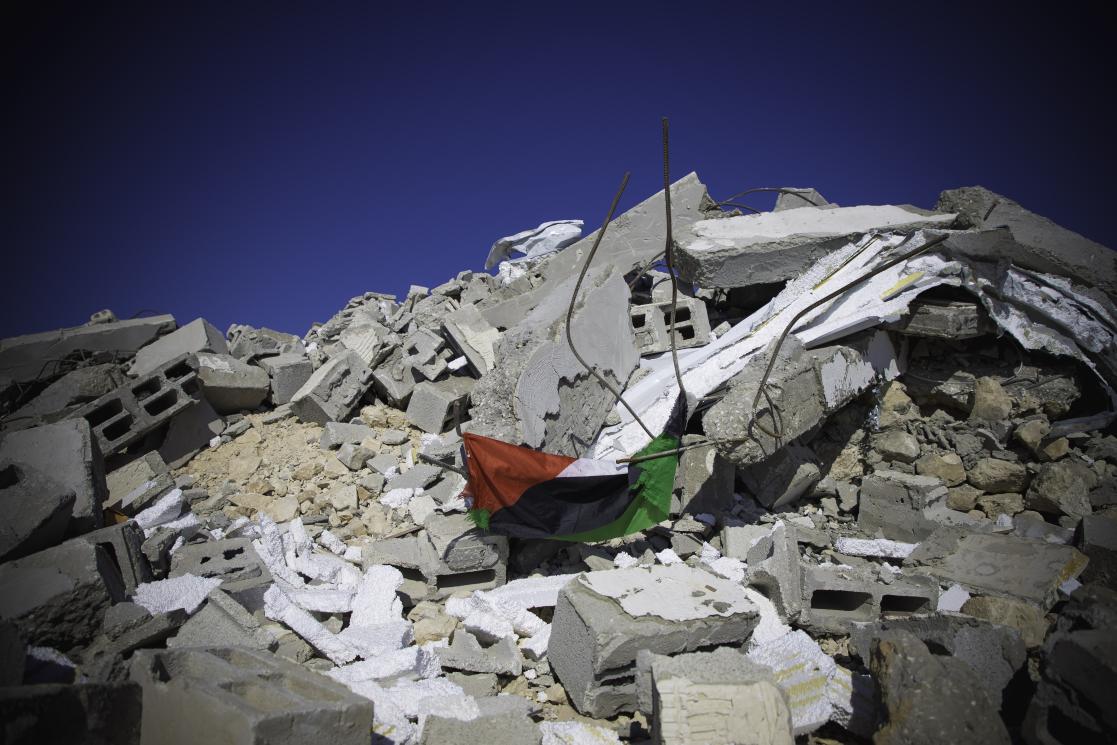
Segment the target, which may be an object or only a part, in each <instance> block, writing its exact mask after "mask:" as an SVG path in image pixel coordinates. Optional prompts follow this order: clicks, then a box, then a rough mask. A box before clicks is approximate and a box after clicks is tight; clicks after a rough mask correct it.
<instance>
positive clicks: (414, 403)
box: [407, 378, 476, 435]
mask: <svg viewBox="0 0 1117 745" xmlns="http://www.w3.org/2000/svg"><path fill="white" fill-rule="evenodd" d="M475 382H476V381H474V380H473V378H447V379H446V380H440V381H438V382H437V383H419V384H418V385H416V386H415V390H414V391H413V392H412V394H411V402H410V403H409V404H408V405H407V421H409V422H411V423H412V424H413V425H415V426H416V427H418V428H419V429H421V430H423V431H424V432H430V433H431V434H435V435H437V434H441V433H443V432H445V431H447V430H449V429H453V427H454V415H455V410H456V411H457V415H458V416H459V417H461V419H465V416H466V411H467V409H468V408H469V394H470V392H471V391H472V390H473V385H474V383H475Z"/></svg>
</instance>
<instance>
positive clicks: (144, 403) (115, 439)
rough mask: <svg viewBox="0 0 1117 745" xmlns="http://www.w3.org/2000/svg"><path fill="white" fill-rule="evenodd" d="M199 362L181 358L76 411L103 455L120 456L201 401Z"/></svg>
mask: <svg viewBox="0 0 1117 745" xmlns="http://www.w3.org/2000/svg"><path fill="white" fill-rule="evenodd" d="M196 366H197V362H196V360H195V359H194V358H193V356H190V355H185V356H182V357H178V358H176V359H175V360H173V361H171V362H169V363H167V364H166V365H164V366H162V367H160V368H158V369H156V370H153V371H151V372H150V373H149V374H147V375H145V376H144V377H142V378H140V379H138V380H135V381H133V382H131V383H129V384H128V385H124V386H121V387H120V388H117V389H116V390H115V391H113V392H112V393H109V394H108V395H105V396H101V398H99V399H97V400H96V401H93V402H91V403H89V404H87V405H85V406H83V407H82V408H80V409H78V410H77V411H75V412H74V414H73V416H74V418H78V417H80V418H82V419H85V420H86V421H87V422H89V426H90V427H91V428H92V430H93V436H94V437H95V438H96V440H97V445H98V446H99V447H100V449H101V453H102V454H103V455H104V456H105V457H108V456H110V455H113V454H115V453H119V452H120V451H121V450H124V449H125V448H126V447H128V446H129V445H132V444H133V443H135V442H136V441H137V440H139V439H140V438H141V437H143V436H144V435H146V434H148V433H149V432H151V431H153V430H155V429H157V428H158V427H160V426H162V425H163V424H165V423H166V422H168V421H169V420H171V419H173V418H174V417H176V416H178V415H179V414H181V413H182V412H183V411H185V410H186V409H189V408H190V407H192V406H195V405H197V403H198V400H199V399H200V398H201V386H200V385H199V384H198V373H197V367H196Z"/></svg>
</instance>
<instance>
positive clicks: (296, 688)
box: [130, 648, 373, 745]
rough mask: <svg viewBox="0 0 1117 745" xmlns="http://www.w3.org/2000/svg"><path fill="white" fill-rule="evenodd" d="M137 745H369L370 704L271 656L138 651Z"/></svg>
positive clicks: (135, 658)
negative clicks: (202, 744) (211, 744)
mask: <svg viewBox="0 0 1117 745" xmlns="http://www.w3.org/2000/svg"><path fill="white" fill-rule="evenodd" d="M130 670H131V673H130V674H131V678H132V680H133V681H135V682H137V683H139V684H140V686H142V688H143V727H142V732H143V735H142V740H141V743H143V745H148V744H149V743H150V744H152V745H154V744H155V743H159V744H160V745H174V744H177V743H188V742H197V741H198V740H199V739H201V740H214V741H216V740H217V739H226V740H227V741H228V742H235V743H246V744H247V743H257V742H274V743H281V742H290V743H295V742H310V741H313V740H321V739H325V740H328V741H329V742H331V743H339V745H340V744H342V743H345V744H351V745H357V744H358V743H360V744H361V745H368V738H369V732H370V731H371V729H372V713H373V706H372V702H371V701H369V700H368V699H366V698H364V697H362V696H358V695H356V694H354V693H352V692H350V691H349V690H348V689H347V688H346V687H345V686H343V685H341V684H340V683H335V682H334V681H332V680H330V679H328V678H326V677H324V676H322V675H318V674H317V673H314V672H312V671H310V670H307V669H305V668H303V667H301V666H299V665H295V664H293V663H290V662H287V661H285V660H281V659H279V658H277V657H274V656H273V655H270V654H267V653H262V652H256V651H252V650H249V649H239V648H215V649H189V648H181V649H169V650H140V651H138V652H137V653H136V654H135V655H134V656H133V659H132V663H131V668H130Z"/></svg>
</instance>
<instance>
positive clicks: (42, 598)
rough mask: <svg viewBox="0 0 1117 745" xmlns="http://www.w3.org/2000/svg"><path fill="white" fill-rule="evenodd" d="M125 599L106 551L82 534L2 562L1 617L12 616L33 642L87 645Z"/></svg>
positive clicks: (66, 646)
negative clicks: (114, 605) (109, 612)
mask: <svg viewBox="0 0 1117 745" xmlns="http://www.w3.org/2000/svg"><path fill="white" fill-rule="evenodd" d="M123 599H124V585H123V582H122V581H121V578H120V576H119V573H118V570H117V568H116V567H115V566H114V565H113V562H112V559H111V558H110V557H109V554H108V552H107V551H106V550H105V549H103V548H101V547H100V546H97V545H95V544H91V543H88V542H86V541H84V540H82V539H81V538H72V539H70V540H69V541H66V542H65V543H61V544H59V545H57V546H54V547H52V548H48V549H46V550H44V551H40V552H38V553H35V554H31V555H30V556H25V557H23V558H21V559H16V560H15V561H9V562H7V563H5V564H3V565H0V619H7V620H11V621H14V622H15V623H16V624H17V625H18V626H19V628H20V631H21V632H22V634H23V636H24V638H25V639H26V640H27V642H28V643H29V644H35V645H39V646H47V647H54V648H56V649H59V650H62V651H67V650H70V649H73V648H75V647H82V646H85V645H86V644H88V643H89V642H90V641H91V640H92V639H93V637H94V636H95V635H96V634H97V632H98V631H99V630H100V628H101V619H102V618H103V617H104V614H105V611H106V610H107V609H108V607H109V606H110V605H111V604H112V603H115V602H119V601H121V600H123Z"/></svg>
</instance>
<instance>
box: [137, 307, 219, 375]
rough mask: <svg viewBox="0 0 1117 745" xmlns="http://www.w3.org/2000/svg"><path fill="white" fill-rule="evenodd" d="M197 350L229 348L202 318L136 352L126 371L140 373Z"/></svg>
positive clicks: (153, 370) (216, 350)
mask: <svg viewBox="0 0 1117 745" xmlns="http://www.w3.org/2000/svg"><path fill="white" fill-rule="evenodd" d="M197 352H217V353H218V354H227V353H228V352H229V347H228V345H227V344H226V343H225V335H224V334H222V333H221V332H220V331H218V330H217V329H216V328H214V327H213V324H211V323H210V322H209V321H207V320H205V319H204V318H196V319H194V320H193V321H191V322H190V323H188V324H186V325H185V326H183V327H181V328H179V329H177V330H175V331H172V332H171V333H169V334H167V335H166V336H163V337H160V338H159V339H158V340H156V341H154V342H152V343H151V344H148V345H147V346H145V347H144V348H143V349H141V350H139V351H138V352H136V357H135V359H134V360H132V364H131V366H130V367H129V368H128V374H129V375H131V376H132V377H137V378H138V377H143V376H144V375H147V374H149V373H152V372H155V370H157V369H158V368H160V367H162V366H163V365H165V364H167V363H168V362H170V361H172V360H174V359H175V358H177V357H181V356H182V355H184V354H195V353H197Z"/></svg>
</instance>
